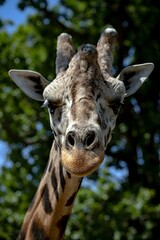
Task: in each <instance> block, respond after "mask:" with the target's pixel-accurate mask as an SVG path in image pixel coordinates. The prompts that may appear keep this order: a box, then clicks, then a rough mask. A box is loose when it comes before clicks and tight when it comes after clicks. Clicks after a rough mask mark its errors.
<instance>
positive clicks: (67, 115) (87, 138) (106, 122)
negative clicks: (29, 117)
mask: <svg viewBox="0 0 160 240" xmlns="http://www.w3.org/2000/svg"><path fill="white" fill-rule="evenodd" d="M116 34H117V32H116V30H115V29H114V28H107V29H106V30H105V31H104V32H103V33H102V34H101V37H100V39H99V41H98V43H97V47H95V46H93V45H90V44H86V45H83V46H82V47H80V48H79V50H78V52H77V53H76V54H75V51H74V47H73V45H72V38H71V36H70V35H68V34H66V33H63V34H61V35H60V36H59V37H58V42H57V58H56V73H57V76H56V78H55V79H54V80H53V81H52V82H51V83H49V82H48V81H47V80H46V79H45V78H44V77H43V76H42V75H41V74H39V73H37V72H33V71H26V70H10V72H9V74H10V76H11V78H12V79H13V81H14V82H15V83H16V84H17V85H18V87H20V88H21V89H22V90H23V92H24V93H25V94H27V95H28V96H29V97H31V98H33V99H35V100H38V101H44V105H46V106H47V107H48V110H49V115H50V124H51V128H52V131H53V134H54V138H55V141H56V142H57V144H58V146H59V149H60V151H61V161H62V164H63V166H64V167H65V168H66V170H67V171H68V172H70V173H71V174H74V175H76V176H85V175H88V174H90V173H91V172H93V171H94V170H95V169H96V168H97V167H98V166H99V164H100V163H101V162H102V161H103V158H104V153H105V149H106V147H107V144H108V143H109V141H110V140H111V134H112V131H113V129H114V127H115V123H116V118H117V115H118V112H119V108H120V105H121V104H123V100H124V97H128V96H130V95H131V94H133V93H135V92H136V91H137V90H138V89H139V88H140V87H141V85H142V84H143V82H144V81H145V80H146V79H147V77H148V76H149V75H150V73H151V72H152V70H153V68H154V65H153V64H152V63H146V64H139V65H133V66H129V67H127V68H124V69H123V70H122V72H121V73H120V74H119V75H118V77H117V78H113V77H112V75H111V68H112V62H113V49H114V43H115V40H116Z"/></svg>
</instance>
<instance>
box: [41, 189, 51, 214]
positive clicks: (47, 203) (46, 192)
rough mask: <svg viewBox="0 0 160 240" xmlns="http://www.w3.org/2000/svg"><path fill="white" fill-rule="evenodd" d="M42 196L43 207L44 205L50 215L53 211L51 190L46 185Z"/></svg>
mask: <svg viewBox="0 0 160 240" xmlns="http://www.w3.org/2000/svg"><path fill="white" fill-rule="evenodd" d="M41 194H42V205H43V208H44V211H45V212H46V213H48V214H49V213H51V212H52V211H53V209H52V206H51V202H50V199H49V190H48V186H47V184H45V185H44V187H43V189H42V193H41Z"/></svg>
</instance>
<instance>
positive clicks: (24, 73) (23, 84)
mask: <svg viewBox="0 0 160 240" xmlns="http://www.w3.org/2000/svg"><path fill="white" fill-rule="evenodd" d="M9 76H10V77H11V78H12V80H13V81H14V82H15V84H16V85H17V86H18V87H19V88H20V89H21V90H22V91H23V92H24V93H25V94H26V95H27V96H28V97H30V98H32V99H34V100H37V101H44V99H43V90H44V89H45V87H46V86H47V85H48V84H49V82H48V81H47V80H46V79H45V78H44V77H43V76H42V75H41V74H40V73H37V72H33V71H29V70H15V69H12V70H10V71H9Z"/></svg>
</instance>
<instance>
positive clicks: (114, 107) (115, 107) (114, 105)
mask: <svg viewBox="0 0 160 240" xmlns="http://www.w3.org/2000/svg"><path fill="white" fill-rule="evenodd" d="M122 105H123V103H122V102H119V101H116V102H113V103H112V104H110V107H111V108H112V110H113V112H114V114H115V115H117V114H118V112H119V109H120V107H121V106H122Z"/></svg>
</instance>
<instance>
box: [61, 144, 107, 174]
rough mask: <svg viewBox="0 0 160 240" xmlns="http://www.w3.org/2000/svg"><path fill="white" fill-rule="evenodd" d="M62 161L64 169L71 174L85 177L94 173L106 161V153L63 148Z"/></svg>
mask: <svg viewBox="0 0 160 240" xmlns="http://www.w3.org/2000/svg"><path fill="white" fill-rule="evenodd" d="M61 156H62V158H61V161H62V165H63V166H64V168H65V169H66V170H67V171H68V172H69V173H71V174H73V175H75V176H78V177H83V176H87V175H89V174H90V173H92V172H94V171H95V170H96V169H97V168H98V166H99V165H100V164H101V163H102V161H103V159H104V151H102V150H98V149H97V151H87V150H84V149H78V148H74V149H72V150H67V149H66V148H62V153H61Z"/></svg>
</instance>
